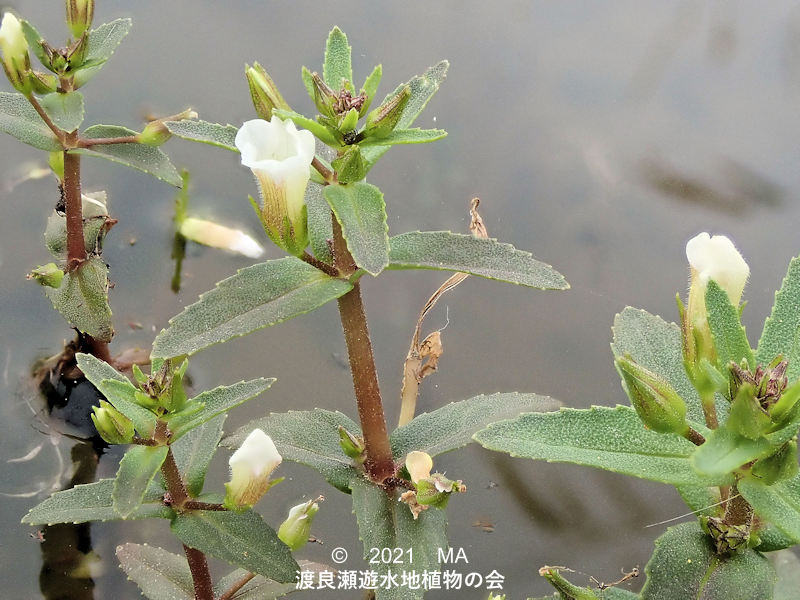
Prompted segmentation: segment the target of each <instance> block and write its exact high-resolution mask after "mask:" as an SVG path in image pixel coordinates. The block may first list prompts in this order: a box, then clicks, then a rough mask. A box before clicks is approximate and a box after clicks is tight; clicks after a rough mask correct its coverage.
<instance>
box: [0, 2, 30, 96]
mask: <svg viewBox="0 0 800 600" xmlns="http://www.w3.org/2000/svg"><path fill="white" fill-rule="evenodd" d="M0 52H2V55H3V56H2V60H3V69H4V70H5V72H6V77H8V81H9V82H11V85H13V86H14V87H15V88H16V89H17V90H18V91H20V92H22V93H23V94H25V95H26V96H27V95H29V94H30V93H31V82H30V81H29V78H28V75H29V74H30V70H31V59H30V57H29V56H28V42H27V41H26V40H25V34H24V33H23V32H22V24H21V23H20V22H19V19H17V17H15V16H14V15H13V14H12V13H10V12H7V13H5V14H4V15H3V20H2V23H0Z"/></svg>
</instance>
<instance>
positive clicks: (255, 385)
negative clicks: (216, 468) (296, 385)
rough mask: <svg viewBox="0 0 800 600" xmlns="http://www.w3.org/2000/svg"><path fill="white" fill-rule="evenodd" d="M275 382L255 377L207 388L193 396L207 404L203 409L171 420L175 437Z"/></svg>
mask: <svg viewBox="0 0 800 600" xmlns="http://www.w3.org/2000/svg"><path fill="white" fill-rule="evenodd" d="M273 383H275V379H274V378H272V379H264V378H263V377H261V378H259V379H253V380H251V381H240V382H238V383H234V384H233V385H221V386H218V387H215V388H214V389H213V390H207V391H205V392H203V393H202V394H200V395H199V396H195V397H194V398H192V402H197V403H200V404H203V405H205V406H204V407H203V409H202V410H200V411H199V412H196V413H192V414H190V415H188V416H186V417H183V416H181V415H176V416H175V418H173V419H171V420H170V421H169V426H170V430H171V431H172V434H173V439H175V440H177V439H178V438H180V437H181V436H182V435H183V434H185V433H186V432H188V431H190V430H191V429H193V428H195V427H197V426H198V425H202V424H203V423H205V422H206V421H208V420H209V419H213V418H214V417H216V416H217V415H220V414H222V413H225V412H227V411H229V410H230V409H232V408H233V407H235V406H239V405H240V404H244V403H245V402H247V401H248V400H252V399H253V398H255V397H256V396H258V395H259V394H261V393H262V392H264V391H266V390H267V389H269V387H270V386H271V385H272V384H273Z"/></svg>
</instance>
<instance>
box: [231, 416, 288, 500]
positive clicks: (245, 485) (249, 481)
mask: <svg viewBox="0 0 800 600" xmlns="http://www.w3.org/2000/svg"><path fill="white" fill-rule="evenodd" d="M282 460H283V458H282V457H281V455H280V454H279V453H278V449H277V448H276V447H275V444H274V443H273V442H272V438H270V437H269V436H268V435H267V434H266V433H264V432H263V431H261V430H260V429H254V430H253V431H252V432H251V433H250V435H248V436H247V438H245V440H244V442H242V445H241V446H240V447H239V449H238V450H237V451H236V452H234V453H233V454H232V455H231V457H230V459H229V460H228V465H230V468H231V480H230V481H229V482H228V483H226V484H225V506H226V507H227V508H229V509H232V510H243V509H247V508H250V507H252V506H253V505H254V504H255V503H256V502H258V501H259V499H260V498H261V497H262V496H263V495H264V494H266V493H267V490H269V488H270V487H272V486H273V485H275V484H276V483H277V482H278V481H279V480H278V481H270V480H269V477H270V475H271V474H272V472H273V471H274V470H275V469H276V468H278V465H279V464H281V461H282Z"/></svg>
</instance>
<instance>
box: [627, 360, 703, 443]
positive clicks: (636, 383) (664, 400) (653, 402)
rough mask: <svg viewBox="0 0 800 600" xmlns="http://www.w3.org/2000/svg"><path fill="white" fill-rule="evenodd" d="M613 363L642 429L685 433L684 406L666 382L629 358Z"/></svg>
mask: <svg viewBox="0 0 800 600" xmlns="http://www.w3.org/2000/svg"><path fill="white" fill-rule="evenodd" d="M615 363H616V366H617V371H619V374H620V375H621V376H622V382H623V387H624V388H625V391H626V392H627V394H628V397H629V398H630V400H631V404H633V408H635V409H636V414H638V415H639V418H640V419H641V420H642V422H643V423H644V424H645V426H647V427H648V428H650V429H652V430H653V431H658V432H660V433H677V434H678V435H684V434H685V433H687V432H688V430H689V425H688V424H687V423H686V403H685V402H684V401H683V398H681V397H680V396H678V394H677V393H676V392H675V390H673V389H672V387H670V385H669V384H668V383H667V382H666V381H664V380H663V379H661V377H659V376H658V375H656V374H655V373H653V372H651V371H648V370H647V369H645V368H644V367H642V366H641V365H639V364H637V363H635V362H634V361H633V359H631V357H630V355H625V356H624V357H622V356H620V357H617V359H616V360H615Z"/></svg>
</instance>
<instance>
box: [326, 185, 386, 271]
mask: <svg viewBox="0 0 800 600" xmlns="http://www.w3.org/2000/svg"><path fill="white" fill-rule="evenodd" d="M323 195H324V196H325V200H327V201H328V204H329V205H330V207H331V209H332V210H333V213H334V214H335V215H336V220H337V221H339V224H340V225H341V226H342V234H343V235H344V239H345V240H346V241H347V249H348V250H350V254H352V255H353V258H354V259H355V261H356V264H357V265H358V266H359V267H361V268H362V269H364V270H365V271H367V272H368V273H370V274H372V275H377V274H378V273H380V272H381V271H383V269H384V268H385V267H386V265H388V264H389V235H388V231H389V227H388V225H387V224H386V204H385V203H384V201H383V193H382V192H381V191H380V190H379V189H378V188H377V187H375V186H374V185H371V184H369V183H365V182H358V183H353V184H351V185H346V186H344V185H329V186H327V187H325V189H324V190H323Z"/></svg>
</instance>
